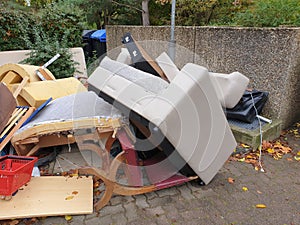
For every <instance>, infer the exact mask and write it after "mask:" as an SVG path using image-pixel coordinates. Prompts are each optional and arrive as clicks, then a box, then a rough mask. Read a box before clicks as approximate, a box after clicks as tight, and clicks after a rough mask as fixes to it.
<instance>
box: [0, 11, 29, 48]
mask: <svg viewBox="0 0 300 225" xmlns="http://www.w3.org/2000/svg"><path fill="white" fill-rule="evenodd" d="M33 18H34V17H33V15H32V14H30V13H28V12H25V11H14V10H11V9H0V51H5V50H17V49H26V44H25V42H24V40H23V37H24V36H28V37H30V34H28V33H30V30H31V27H32V24H33V21H34V19H33Z"/></svg>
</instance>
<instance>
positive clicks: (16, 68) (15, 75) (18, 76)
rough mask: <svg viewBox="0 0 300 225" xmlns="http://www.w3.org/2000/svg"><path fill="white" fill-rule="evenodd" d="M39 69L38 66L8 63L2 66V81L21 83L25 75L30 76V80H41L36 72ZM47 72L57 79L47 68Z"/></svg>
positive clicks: (0, 72)
mask: <svg viewBox="0 0 300 225" xmlns="http://www.w3.org/2000/svg"><path fill="white" fill-rule="evenodd" d="M38 69H39V67H38V66H32V65H26V64H14V63H7V64H4V65H2V66H0V81H1V82H3V83H5V84H6V85H9V84H19V83H21V82H22V80H23V79H24V78H25V77H28V82H37V81H40V80H41V79H40V78H39V77H38V76H37V74H36V70H38ZM45 72H46V73H47V75H48V76H49V77H50V78H51V79H52V80H55V77H54V76H53V74H52V73H51V72H50V71H49V70H47V69H45Z"/></svg>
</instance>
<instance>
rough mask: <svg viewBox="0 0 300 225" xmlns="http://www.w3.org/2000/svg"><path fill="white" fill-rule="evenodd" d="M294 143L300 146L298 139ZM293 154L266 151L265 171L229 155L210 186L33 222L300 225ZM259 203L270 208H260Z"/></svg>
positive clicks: (120, 199)
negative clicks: (280, 156)
mask: <svg viewBox="0 0 300 225" xmlns="http://www.w3.org/2000/svg"><path fill="white" fill-rule="evenodd" d="M295 146H297V151H299V150H300V149H299V146H300V141H299V142H297V144H295ZM291 157H292V156H291V155H286V156H285V157H284V158H283V159H280V160H275V159H273V158H272V157H270V156H267V155H264V156H263V163H264V169H265V173H262V172H259V171H256V170H255V169H254V168H253V166H252V165H249V164H246V163H244V162H234V161H229V162H227V163H226V164H225V165H224V166H223V168H222V169H221V170H220V171H219V173H218V174H217V175H216V176H215V178H214V179H213V181H212V182H211V183H210V184H208V185H207V186H199V185H198V184H197V183H193V182H190V183H187V184H184V185H181V186H177V187H172V188H169V189H164V190H160V191H156V192H152V193H147V194H143V195H137V196H114V197H113V198H112V199H111V201H110V203H109V205H108V206H106V207H104V208H103V209H102V210H100V211H99V212H98V213H93V214H91V215H80V216H73V217H72V220H71V221H66V220H65V217H47V218H45V219H39V220H38V221H37V222H36V223H35V224H43V225H60V224H71V225H76V224H83V225H94V224H101V225H109V224H116V225H122V224H132V225H135V224H136V225H143V224H146V225H156V224H162V225H165V224H170V225H177V224H185V225H187V224H188V225H193V224H195V225H199V224H200V225H201V224H205V225H206V224H217V225H219V224H221V225H223V224H224V225H229V224H249V225H256V224H258V225H260V224H272V225H277V224H278V225H284V224H286V225H299V224H300V176H299V171H300V161H296V160H287V158H291ZM229 177H230V178H233V179H234V182H233V183H230V182H228V178H229ZM244 187H246V188H247V189H248V190H247V191H245V190H244V189H245V188H244ZM257 204H264V205H266V208H256V205H257ZM0 223H1V221H0ZM20 224H25V223H24V220H23V222H21V223H20Z"/></svg>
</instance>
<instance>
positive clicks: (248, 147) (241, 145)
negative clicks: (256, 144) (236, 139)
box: [241, 144, 250, 148]
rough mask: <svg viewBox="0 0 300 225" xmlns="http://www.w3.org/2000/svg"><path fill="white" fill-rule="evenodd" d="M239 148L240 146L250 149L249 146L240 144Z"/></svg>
mask: <svg viewBox="0 0 300 225" xmlns="http://www.w3.org/2000/svg"><path fill="white" fill-rule="evenodd" d="M241 146H242V147H243V148H250V146H249V145H246V144H241Z"/></svg>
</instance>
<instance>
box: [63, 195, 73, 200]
mask: <svg viewBox="0 0 300 225" xmlns="http://www.w3.org/2000/svg"><path fill="white" fill-rule="evenodd" d="M73 198H74V196H72V195H70V196H68V197H66V198H65V200H67V201H68V200H72V199H73Z"/></svg>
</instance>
